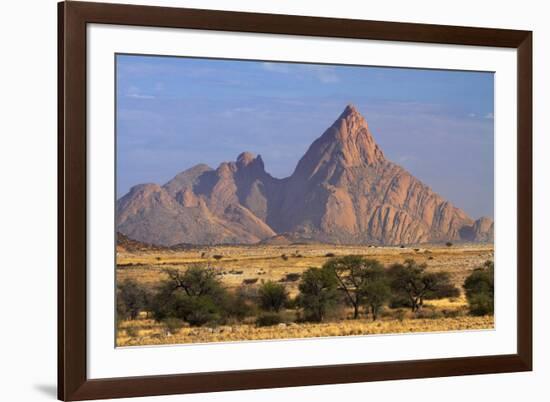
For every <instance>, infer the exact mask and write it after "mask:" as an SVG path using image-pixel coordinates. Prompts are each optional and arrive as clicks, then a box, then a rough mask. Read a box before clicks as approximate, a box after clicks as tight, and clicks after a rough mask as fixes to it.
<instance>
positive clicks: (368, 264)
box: [323, 255, 383, 319]
mask: <svg viewBox="0 0 550 402" xmlns="http://www.w3.org/2000/svg"><path fill="white" fill-rule="evenodd" d="M323 269H327V270H329V271H331V272H333V273H334V275H335V277H336V280H337V282H338V285H339V289H340V290H342V291H343V292H344V294H345V296H346V299H347V301H348V302H349V304H350V305H351V306H352V307H353V318H354V319H357V318H359V308H360V307H361V306H362V305H363V304H364V302H365V292H364V290H365V288H366V286H367V285H368V283H369V281H370V280H371V279H372V278H373V277H374V276H375V272H378V271H379V270H380V269H383V268H382V264H380V262H378V261H377V260H373V259H367V258H364V257H361V256H359V255H347V256H344V257H337V258H332V259H330V260H329V261H327V262H326V263H325V264H324V265H323Z"/></svg>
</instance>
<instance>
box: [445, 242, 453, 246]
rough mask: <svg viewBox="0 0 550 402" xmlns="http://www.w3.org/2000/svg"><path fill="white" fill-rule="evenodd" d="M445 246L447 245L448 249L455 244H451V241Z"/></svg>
mask: <svg viewBox="0 0 550 402" xmlns="http://www.w3.org/2000/svg"><path fill="white" fill-rule="evenodd" d="M445 245H446V246H447V247H451V246H452V245H453V243H451V242H450V241H448V242H447V243H445Z"/></svg>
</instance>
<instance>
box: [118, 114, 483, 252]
mask: <svg viewBox="0 0 550 402" xmlns="http://www.w3.org/2000/svg"><path fill="white" fill-rule="evenodd" d="M116 224H117V230H118V231H119V232H121V233H123V234H125V235H127V236H129V237H131V238H133V239H136V240H139V241H142V242H146V243H154V244H161V245H168V246H170V245H174V244H179V243H188V244H220V243H227V244H241V243H245V244H253V243H257V242H263V243H273V244H284V243H288V242H313V241H315V242H328V243H349V244H364V243H365V244H366V243H369V244H384V245H395V244H410V243H422V242H444V241H484V242H491V241H493V229H494V228H493V226H494V225H493V222H492V221H491V220H490V219H489V218H480V219H478V220H477V221H475V220H473V219H472V218H470V217H469V216H468V215H467V214H466V213H465V212H464V211H462V210H461V209H459V208H456V207H455V206H453V205H452V204H451V203H450V202H448V201H446V200H445V199H443V198H442V197H441V196H439V195H438V194H436V193H435V192H433V191H432V190H431V189H430V188H429V187H428V186H426V185H425V184H423V183H422V182H421V181H420V180H418V179H416V178H415V177H414V176H412V175H411V174H410V173H408V172H407V171H406V170H405V169H403V168H402V167H401V166H399V165H396V164H395V163H393V162H391V161H389V160H387V159H386V158H385V156H384V153H383V151H382V150H381V149H380V147H379V146H378V145H377V143H376V141H375V140H374V137H373V135H372V133H371V131H370V129H369V127H368V124H367V122H366V121H365V119H364V118H363V116H361V114H360V113H359V112H358V111H357V109H356V108H355V107H354V106H352V105H348V106H347V107H346V108H345V110H344V112H343V113H342V114H341V115H340V116H339V117H338V119H337V120H336V121H335V122H334V123H333V124H332V126H330V127H329V128H328V129H327V130H326V131H325V132H324V133H323V135H321V137H319V138H318V139H316V140H315V141H314V142H313V143H312V144H311V146H310V147H309V149H308V150H307V152H306V153H305V154H304V156H303V157H302V158H301V159H300V161H299V162H298V164H297V166H296V169H295V170H294V172H293V174H292V175H291V176H290V177H287V178H285V179H276V178H274V177H272V176H271V175H270V174H269V173H267V172H266V171H265V167H264V163H263V161H262V158H261V156H259V155H258V156H254V155H253V154H251V153H249V152H244V153H242V154H240V155H239V156H238V157H237V160H236V161H235V162H224V163H222V164H220V166H219V167H218V168H217V169H212V168H210V167H208V166H207V165H204V164H201V165H196V166H194V167H192V168H190V169H188V170H185V171H184V172H181V173H179V174H178V175H176V176H175V177H174V178H173V179H172V180H170V181H169V182H168V183H166V184H164V185H163V186H159V185H157V184H141V185H137V186H135V187H133V188H132V189H131V190H130V191H129V192H128V194H126V195H125V196H123V197H122V198H121V199H119V200H118V201H117V222H116Z"/></svg>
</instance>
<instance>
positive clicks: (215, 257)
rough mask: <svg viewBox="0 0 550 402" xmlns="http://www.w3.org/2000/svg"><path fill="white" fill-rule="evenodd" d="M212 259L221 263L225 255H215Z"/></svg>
mask: <svg viewBox="0 0 550 402" xmlns="http://www.w3.org/2000/svg"><path fill="white" fill-rule="evenodd" d="M212 258H214V259H215V260H216V261H219V260H221V259H222V258H223V255H220V254H215V255H213V256H212Z"/></svg>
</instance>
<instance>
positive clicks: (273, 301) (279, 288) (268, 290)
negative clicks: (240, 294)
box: [258, 281, 288, 312]
mask: <svg viewBox="0 0 550 402" xmlns="http://www.w3.org/2000/svg"><path fill="white" fill-rule="evenodd" d="M258 297H259V301H260V307H261V308H262V309H263V310H266V311H275V312H279V311H280V310H281V308H282V307H283V306H284V304H285V303H286V301H287V300H288V293H287V292H286V289H285V287H284V285H281V284H279V283H275V282H273V281H267V282H265V283H264V284H262V285H261V286H260V289H259V290H258Z"/></svg>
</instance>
